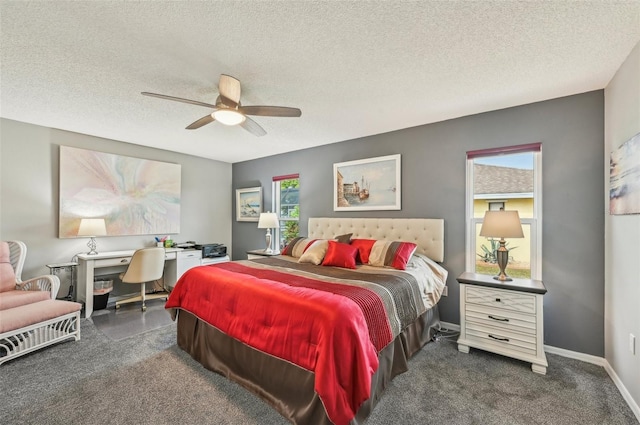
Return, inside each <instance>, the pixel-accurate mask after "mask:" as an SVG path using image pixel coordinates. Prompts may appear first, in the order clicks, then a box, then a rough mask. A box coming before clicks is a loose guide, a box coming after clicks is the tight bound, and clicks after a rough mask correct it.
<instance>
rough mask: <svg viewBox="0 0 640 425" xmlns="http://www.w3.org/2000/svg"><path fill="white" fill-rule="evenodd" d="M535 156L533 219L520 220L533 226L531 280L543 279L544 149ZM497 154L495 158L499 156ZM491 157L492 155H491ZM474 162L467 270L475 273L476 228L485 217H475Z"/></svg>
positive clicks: (467, 196)
mask: <svg viewBox="0 0 640 425" xmlns="http://www.w3.org/2000/svg"><path fill="white" fill-rule="evenodd" d="M531 153H532V154H533V162H534V163H533V199H534V201H533V217H532V218H522V217H521V218H520V221H521V222H522V223H523V224H528V225H529V226H531V279H534V280H541V279H542V149H539V150H537V151H532V152H531ZM498 155H499V153H496V154H495V156H498ZM489 156H491V155H489ZM473 160H474V158H467V178H466V191H465V223H466V229H465V233H466V236H465V248H466V256H465V257H466V264H465V270H466V271H469V272H475V269H476V252H475V251H476V231H475V229H476V226H477V225H478V224H479V223H482V222H483V220H484V218H483V217H474V216H473V201H474V199H473V180H474V178H473Z"/></svg>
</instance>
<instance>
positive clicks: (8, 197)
mask: <svg viewBox="0 0 640 425" xmlns="http://www.w3.org/2000/svg"><path fill="white" fill-rule="evenodd" d="M0 137H1V139H0V141H1V145H0V194H1V196H0V237H1V239H2V240H12V239H18V240H22V241H24V242H25V243H26V244H27V249H28V255H27V260H26V263H25V268H24V272H23V277H34V276H36V275H40V274H45V273H48V272H49V269H48V268H47V267H45V265H46V264H49V263H60V262H67V261H71V259H72V257H73V256H74V255H76V254H78V253H81V252H86V251H87V246H86V243H87V241H88V239H86V238H81V239H58V210H59V202H58V196H59V192H58V171H59V170H58V168H59V167H58V163H59V146H60V145H65V146H73V147H78V148H83V149H92V150H96V151H100V152H108V153H113V154H118V155H126V156H133V157H137V158H144V159H151V160H156V161H166V162H171V163H178V164H181V165H182V194H181V197H182V199H181V222H180V233H179V234H177V235H174V236H173V240H175V241H178V242H180V241H186V240H196V241H198V242H204V243H207V242H221V243H225V244H227V245H230V243H231V226H230V222H231V216H230V213H229V212H230V211H231V200H232V196H231V164H228V163H223V162H219V161H212V160H209V159H203V158H198V157H194V156H189V155H181V154H177V153H175V152H169V151H164V150H159V149H152V148H147V147H143V146H137V145H132V144H129V143H122V142H117V141H114V140H107V139H101V138H98V137H92V136H88V135H84V134H78V133H70V132H67V131H61V130H55V129H50V128H46V127H40V126H36V125H31V124H26V123H22V122H17V121H11V120H7V119H1V120H0ZM176 143H179V141H177V142H176ZM212 182H215V184H213V183H212ZM154 236H155V235H149V236H121V237H101V238H98V239H97V243H98V250H99V251H117V250H125V249H136V248H142V247H144V246H150V245H152V244H153V243H154V242H155V241H154V238H153V237H154ZM61 293H63V294H64V288H61Z"/></svg>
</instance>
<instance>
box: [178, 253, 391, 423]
mask: <svg viewBox="0 0 640 425" xmlns="http://www.w3.org/2000/svg"><path fill="white" fill-rule="evenodd" d="M166 308H180V309H184V310H187V311H189V312H190V313H192V314H194V315H196V316H197V317H199V318H200V319H202V320H205V321H206V322H208V323H209V324H211V325H212V326H214V327H216V328H217V329H219V330H221V331H222V332H224V333H226V334H227V335H229V336H231V337H233V338H235V339H237V340H239V341H241V342H243V343H245V344H247V345H250V346H252V347H254V348H256V349H258V350H260V351H263V352H265V353H268V354H271V355H273V356H276V357H278V358H281V359H284V360H287V361H290V362H292V363H294V364H296V365H298V366H300V367H303V368H305V369H307V370H310V371H313V372H314V373H315V377H316V379H315V391H316V392H317V393H318V395H319V397H320V398H321V400H322V402H323V404H324V406H325V409H326V411H327V415H328V417H329V418H330V419H331V421H332V422H334V423H335V424H336V425H342V424H347V423H348V422H349V421H350V420H351V419H353V417H354V416H355V414H356V412H357V410H358V408H359V407H360V405H361V404H362V402H364V401H365V400H366V399H368V398H369V395H370V394H369V393H370V387H371V377H372V375H373V374H374V373H375V371H376V370H377V368H378V357H377V351H376V348H378V349H381V348H383V347H384V346H385V345H386V344H388V343H389V342H391V340H392V335H391V332H390V330H389V329H390V327H389V323H388V319H386V320H387V322H385V320H380V317H381V316H382V317H383V318H385V317H386V316H385V315H384V307H383V306H382V305H381V300H380V298H379V297H378V295H377V294H376V293H375V292H373V291H370V290H368V289H366V288H363V287H359V286H351V285H343V284H340V283H329V282H324V281H322V280H318V279H312V278H310V277H308V276H300V275H296V274H293V275H292V274H290V273H284V272H279V271H274V270H270V269H261V268H255V267H249V266H246V265H242V264H241V263H235V262H231V263H222V264H217V265H212V266H206V267H196V268H193V269H190V270H189V271H188V272H187V273H185V274H184V275H183V277H182V278H181V279H180V281H179V282H178V283H177V284H176V286H175V288H174V289H173V291H172V292H171V295H170V297H169V300H168V301H167V304H166ZM372 322H375V323H372ZM385 326H386V328H385ZM370 331H371V332H372V333H371V334H370ZM371 335H375V337H372V336H371ZM372 340H375V342H376V343H375V345H374V342H372ZM378 345H380V347H376V346H378Z"/></svg>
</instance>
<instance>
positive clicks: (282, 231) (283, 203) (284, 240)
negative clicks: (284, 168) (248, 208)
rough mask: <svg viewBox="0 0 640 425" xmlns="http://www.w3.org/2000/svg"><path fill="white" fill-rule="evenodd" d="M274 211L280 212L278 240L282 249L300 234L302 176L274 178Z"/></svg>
mask: <svg viewBox="0 0 640 425" xmlns="http://www.w3.org/2000/svg"><path fill="white" fill-rule="evenodd" d="M273 211H275V212H276V213H277V214H278V217H279V219H280V228H279V229H276V240H277V241H278V246H279V249H280V250H281V251H282V250H283V249H284V248H285V247H286V246H287V244H288V243H289V242H290V241H291V240H292V239H293V238H295V237H296V236H298V235H299V233H300V231H299V226H298V220H299V218H300V177H299V175H298V174H289V175H286V176H277V177H274V178H273Z"/></svg>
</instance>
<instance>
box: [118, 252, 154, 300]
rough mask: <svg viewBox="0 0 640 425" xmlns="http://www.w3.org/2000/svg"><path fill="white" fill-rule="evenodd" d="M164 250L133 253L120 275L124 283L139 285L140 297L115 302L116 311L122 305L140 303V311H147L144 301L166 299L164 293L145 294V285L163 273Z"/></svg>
mask: <svg viewBox="0 0 640 425" xmlns="http://www.w3.org/2000/svg"><path fill="white" fill-rule="evenodd" d="M164 256H165V251H164V248H142V249H139V250H137V251H136V252H134V253H133V257H131V262H130V263H129V267H127V271H126V272H124V273H123V274H121V275H120V279H121V280H122V282H124V283H134V284H140V285H141V286H142V287H141V288H140V295H137V296H135V297H131V298H126V299H124V300H121V301H117V302H116V309H119V308H120V306H121V305H122V304H127V303H133V302H136V301H142V311H146V310H147V306H146V304H145V301H146V300H151V299H157V298H166V297H167V294H166V293H164V292H163V293H157V294H147V293H146V287H145V284H146V283H147V282H151V281H154V280H158V279H160V278H161V277H162V274H163V272H164Z"/></svg>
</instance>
